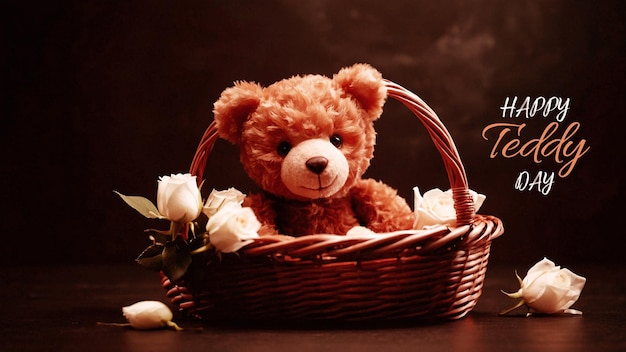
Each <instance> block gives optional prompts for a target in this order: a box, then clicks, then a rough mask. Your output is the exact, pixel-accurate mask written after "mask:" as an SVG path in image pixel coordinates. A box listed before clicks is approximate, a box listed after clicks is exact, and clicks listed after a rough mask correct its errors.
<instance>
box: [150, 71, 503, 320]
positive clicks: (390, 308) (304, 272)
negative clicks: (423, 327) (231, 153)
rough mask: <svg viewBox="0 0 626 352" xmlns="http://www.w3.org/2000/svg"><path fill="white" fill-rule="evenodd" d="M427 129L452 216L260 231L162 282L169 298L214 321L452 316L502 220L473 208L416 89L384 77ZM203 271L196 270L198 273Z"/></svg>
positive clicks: (449, 149)
mask: <svg viewBox="0 0 626 352" xmlns="http://www.w3.org/2000/svg"><path fill="white" fill-rule="evenodd" d="M385 86H386V88H387V95H388V96H389V97H391V98H394V99H396V100H398V101H400V102H401V103H403V104H404V105H405V106H406V107H407V108H408V109H409V110H410V111H411V112H413V114H414V115H415V116H417V117H418V119H419V120H420V121H421V122H422V124H423V125H424V126H425V127H426V129H427V130H428V133H429V135H430V137H431V139H432V141H433V143H434V144H435V146H436V147H437V150H438V151H439V152H440V154H441V156H442V160H443V163H444V166H445V169H446V173H447V174H448V180H449V183H450V188H451V189H452V193H453V200H454V207H455V211H456V215H457V223H456V225H455V226H454V227H446V226H438V227H435V228H430V229H424V230H405V231H397V232H393V233H382V234H357V235H354V236H352V235H351V236H339V235H329V234H318V235H306V236H302V237H297V238H295V239H287V238H285V237H282V236H276V237H274V236H268V237H261V238H260V239H257V240H255V241H254V242H253V243H252V244H249V245H248V246H246V247H244V248H242V249H241V250H240V251H239V252H238V253H237V254H223V255H221V256H220V257H218V256H217V255H216V254H215V253H206V254H204V255H203V256H202V258H201V259H199V258H197V256H196V257H194V262H193V263H192V267H191V269H192V270H190V271H189V272H188V273H187V274H185V276H183V278H182V279H181V280H179V281H177V282H171V281H170V280H169V279H168V278H167V277H165V276H162V285H163V287H164V288H165V290H166V292H167V296H168V297H169V298H170V300H171V302H172V304H174V305H175V306H177V307H179V308H180V310H181V311H183V312H185V313H189V314H190V315H191V316H193V317H196V318H200V319H206V320H210V321H220V320H244V321H296V320H297V321H311V320H335V321H363V322H368V321H380V320H406V319H416V320H424V319H436V320H439V319H458V318H461V317H463V316H465V315H466V314H467V313H468V312H470V311H471V310H472V308H473V307H474V306H475V305H476V302H477V301H478V298H479V297H480V295H481V291H482V287H483V281H484V278H485V273H486V270H487V262H488V259H489V251H490V246H491V241H492V240H493V239H495V238H496V237H498V236H500V235H501V234H502V233H503V231H504V229H503V226H502V222H501V221H500V220H499V219H498V218H496V217H493V216H487V215H477V214H475V211H474V203H473V199H472V197H471V195H470V193H469V188H468V183H467V178H466V174H465V169H464V167H463V164H462V163H461V159H460V157H459V154H458V152H457V149H456V146H455V145H454V142H453V140H452V138H451V136H450V134H449V132H448V131H447V129H446V128H445V126H444V125H443V124H442V122H441V121H440V120H439V118H438V117H437V115H436V114H435V112H434V111H433V110H432V109H431V108H430V107H428V105H426V103H424V102H423V101H422V99H420V98H419V97H418V96H417V95H415V94H413V93H412V92H410V91H408V90H407V89H405V88H403V87H401V86H399V85H398V84H396V83H393V82H391V81H388V80H385ZM217 138H218V136H217V130H216V126H215V122H213V123H212V124H211V125H210V126H209V127H208V128H207V131H206V132H205V134H204V136H203V137H202V140H201V142H200V144H199V146H198V150H197V152H196V155H195V157H194V159H193V162H192V165H191V170H190V172H191V173H192V174H194V175H196V176H198V177H197V179H198V180H201V179H202V174H203V171H204V167H205V164H206V158H207V156H208V155H209V154H210V152H211V150H212V148H213V145H214V143H215V141H216V140H217ZM198 269H200V270H198Z"/></svg>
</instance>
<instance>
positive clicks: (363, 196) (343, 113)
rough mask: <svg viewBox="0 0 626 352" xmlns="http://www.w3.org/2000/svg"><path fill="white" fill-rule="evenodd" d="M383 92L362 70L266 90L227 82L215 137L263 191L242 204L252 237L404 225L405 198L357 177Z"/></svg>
mask: <svg viewBox="0 0 626 352" xmlns="http://www.w3.org/2000/svg"><path fill="white" fill-rule="evenodd" d="M386 96H387V94H386V90H385V86H384V83H383V81H382V76H381V74H380V73H379V72H378V71H377V70H375V69H374V68H372V67H371V66H369V65H366V64H356V65H353V66H351V67H347V68H343V69H342V70H340V71H339V72H338V73H337V74H335V75H334V76H333V77H332V78H328V77H324V76H320V75H305V76H294V77H291V78H288V79H285V80H282V81H279V82H276V83H274V84H272V85H270V86H269V87H266V88H263V87H261V86H260V85H258V84H256V83H251V82H236V83H235V85H234V86H233V87H230V88H227V89H226V90H224V92H223V93H222V95H221V97H220V98H219V100H218V101H217V102H216V103H215V109H214V113H215V120H216V122H217V127H218V132H219V134H220V136H221V137H222V138H224V139H226V140H228V141H230V142H232V143H234V144H237V145H239V147H240V159H241V162H242V164H243V166H244V169H245V170H246V172H247V173H248V175H249V176H250V177H251V178H252V179H253V180H254V181H255V182H257V183H258V184H259V185H260V186H261V187H262V188H263V190H265V192H266V193H264V194H257V195H251V196H249V197H248V198H247V199H246V205H247V206H250V207H252V208H253V210H254V211H255V213H256V215H257V217H258V219H259V221H261V223H262V224H263V227H262V229H261V231H260V234H261V235H267V234H283V235H290V236H301V235H307V234H315V233H334V234H341V235H343V234H345V233H346V232H347V231H348V230H350V229H351V228H353V227H355V226H365V227H367V228H369V229H371V230H372V231H375V232H387V231H393V230H398V229H408V228H411V226H412V225H413V220H414V216H413V212H412V211H411V209H410V208H409V206H408V205H407V203H406V201H405V200H404V199H402V198H401V197H399V196H398V195H397V192H396V191H395V190H393V189H392V188H391V187H389V186H387V185H385V184H384V183H382V182H376V181H373V180H367V179H362V176H363V174H364V173H365V170H366V169H367V168H368V167H369V165H370V160H371V159H372V158H373V156H374V144H375V141H376V132H375V130H374V124H373V123H374V121H375V120H376V119H378V118H379V117H380V115H381V114H382V107H383V105H384V103H385V99H386Z"/></svg>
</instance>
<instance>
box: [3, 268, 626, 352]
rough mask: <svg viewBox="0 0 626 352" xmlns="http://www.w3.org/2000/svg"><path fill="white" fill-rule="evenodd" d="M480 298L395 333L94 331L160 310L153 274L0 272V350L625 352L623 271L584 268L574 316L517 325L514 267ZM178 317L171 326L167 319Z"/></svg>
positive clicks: (194, 326) (492, 277)
mask: <svg viewBox="0 0 626 352" xmlns="http://www.w3.org/2000/svg"><path fill="white" fill-rule="evenodd" d="M492 264H493V263H490V267H489V270H488V273H487V278H486V281H485V287H484V289H483V295H482V297H481V298H480V300H479V302H478V304H477V306H476V307H475V309H474V310H473V311H472V312H471V313H470V314H469V315H468V316H466V317H465V318H463V319H461V320H458V321H451V322H444V323H429V324H419V323H403V324H400V325H397V324H396V325H384V324H376V325H374V326H354V325H348V324H343V325H335V324H333V325H332V326H331V325H320V324H318V325H316V326H311V325H305V324H300V325H292V326H261V325H258V324H257V325H248V326H233V325H224V326H221V325H214V324H213V325H207V324H202V323H199V322H194V321H187V320H184V319H181V318H180V317H175V320H176V321H177V323H178V324H179V325H181V326H182V327H184V328H185V330H184V331H180V332H175V331H171V330H155V331H138V330H133V329H129V328H121V327H111V326H101V325H98V324H97V323H98V322H124V318H123V316H122V314H121V307H122V306H125V305H129V304H132V303H134V302H136V301H141V300H148V299H156V300H161V301H164V302H167V299H166V298H165V295H164V292H163V290H162V289H161V288H160V283H159V279H158V275H157V274H156V273H153V272H149V271H146V270H145V269H142V268H140V267H138V266H134V265H110V266H105V265H101V266H51V267H14V268H11V267H9V268H6V267H5V268H4V270H3V272H2V274H0V278H2V288H1V289H0V298H1V300H0V302H1V303H0V313H1V315H0V316H1V319H0V351H81V352H92V351H168V352H173V351H221V352H226V351H290V350H296V351H302V352H306V351H344V352H348V351H383V352H392V351H568V352H572V351H626V324H625V322H626V318H625V314H626V309H625V308H626V285H625V283H624V278H625V274H626V270H624V268H623V267H619V266H618V267H615V266H610V265H606V266H602V265H585V266H579V267H576V268H571V269H572V270H573V271H575V272H577V273H579V274H581V275H583V276H585V277H587V279H588V281H587V285H586V287H585V289H584V290H583V294H582V296H581V298H580V300H579V301H578V302H577V303H576V304H575V306H574V308H577V309H580V310H582V311H583V312H584V314H583V315H582V316H547V317H530V318H526V317H524V313H525V310H524V309H520V310H518V311H516V312H515V313H518V314H514V315H512V316H507V317H501V316H498V314H497V313H498V311H500V310H501V309H504V308H508V307H510V306H511V305H512V304H513V303H514V302H513V300H511V299H509V298H507V297H506V296H504V295H503V294H501V293H500V289H504V290H507V291H515V290H516V285H517V281H516V279H515V276H514V270H515V268H512V267H499V266H497V264H494V265H492ZM518 269H519V271H520V272H521V273H525V270H526V268H518ZM176 318H178V319H176Z"/></svg>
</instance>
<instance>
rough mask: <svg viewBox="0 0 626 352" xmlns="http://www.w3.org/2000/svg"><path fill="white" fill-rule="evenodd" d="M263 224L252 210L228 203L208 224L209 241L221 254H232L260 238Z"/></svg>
mask: <svg viewBox="0 0 626 352" xmlns="http://www.w3.org/2000/svg"><path fill="white" fill-rule="evenodd" d="M260 228H261V223H260V222H259V221H258V220H257V218H256V216H255V215H254V211H252V209H250V208H243V207H241V205H239V204H237V203H228V204H226V205H224V206H223V207H222V208H220V210H219V211H218V212H217V213H215V214H214V215H213V216H212V217H211V218H210V219H209V221H208V222H207V224H206V230H207V233H208V234H209V241H210V242H211V244H212V245H213V246H214V247H215V248H217V249H218V250H219V251H220V252H223V253H231V252H236V251H238V250H239V249H240V248H241V247H243V246H245V245H248V244H250V243H252V242H253V241H254V239H255V238H259V234H258V233H257V232H258V231H259V229H260Z"/></svg>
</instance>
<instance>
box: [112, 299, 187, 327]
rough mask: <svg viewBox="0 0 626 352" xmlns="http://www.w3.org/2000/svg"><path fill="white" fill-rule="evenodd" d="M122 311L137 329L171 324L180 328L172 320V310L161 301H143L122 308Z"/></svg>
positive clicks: (170, 325)
mask: <svg viewBox="0 0 626 352" xmlns="http://www.w3.org/2000/svg"><path fill="white" fill-rule="evenodd" d="M122 313H123V314H124V317H125V318H126V320H128V322H129V323H130V326H132V327H133V328H135V329H159V328H162V327H165V326H169V327H171V328H174V329H176V330H180V328H179V327H178V326H177V325H176V323H174V322H172V318H173V317H174V316H173V314H172V311H171V310H170V309H169V308H168V307H167V306H166V305H165V304H163V303H162V302H159V301H141V302H137V303H135V304H133V305H130V306H128V307H123V308H122Z"/></svg>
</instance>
